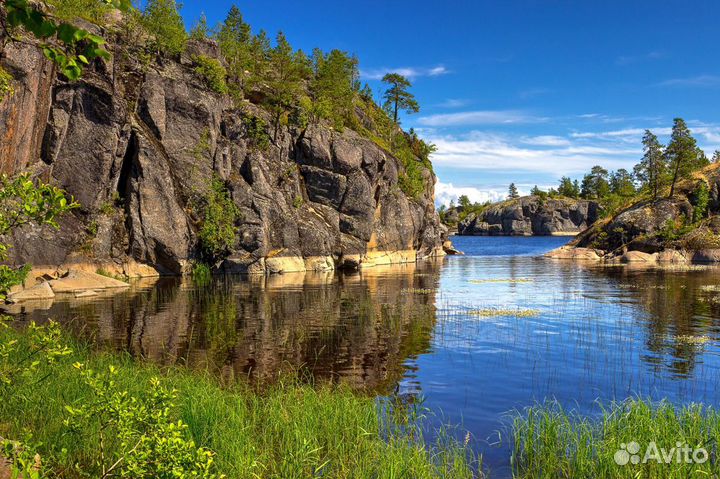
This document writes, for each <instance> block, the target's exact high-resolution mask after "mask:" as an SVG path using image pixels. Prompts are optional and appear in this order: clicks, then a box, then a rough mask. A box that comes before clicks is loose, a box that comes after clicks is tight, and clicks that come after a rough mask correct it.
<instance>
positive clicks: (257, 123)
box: [243, 115, 270, 150]
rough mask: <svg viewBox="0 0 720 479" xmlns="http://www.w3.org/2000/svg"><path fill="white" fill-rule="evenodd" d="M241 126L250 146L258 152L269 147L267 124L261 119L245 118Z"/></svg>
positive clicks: (254, 117) (255, 117)
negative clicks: (243, 127)
mask: <svg viewBox="0 0 720 479" xmlns="http://www.w3.org/2000/svg"><path fill="white" fill-rule="evenodd" d="M243 125H244V126H245V132H246V135H247V138H248V140H249V142H250V145H251V146H253V147H255V148H257V149H259V150H266V149H267V148H268V147H269V146H270V134H269V133H268V124H267V123H266V122H265V121H264V120H263V119H262V118H258V117H257V116H252V115H251V116H246V117H245V118H243Z"/></svg>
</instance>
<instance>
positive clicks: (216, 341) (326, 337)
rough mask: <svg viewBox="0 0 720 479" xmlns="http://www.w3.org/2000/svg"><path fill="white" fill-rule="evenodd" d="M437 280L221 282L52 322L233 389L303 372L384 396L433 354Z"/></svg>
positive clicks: (100, 305) (105, 304)
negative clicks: (234, 384) (237, 383)
mask: <svg viewBox="0 0 720 479" xmlns="http://www.w3.org/2000/svg"><path fill="white" fill-rule="evenodd" d="M438 278H439V266H438V265H428V266H427V267H423V269H422V271H419V270H418V269H417V268H416V267H415V266H414V265H411V266H404V267H400V268H397V269H388V268H373V269H372V270H366V271H364V272H362V273H359V274H354V275H350V276H344V275H340V274H337V275H336V274H333V273H330V274H326V273H325V274H323V273H317V274H311V273H307V274H305V273H302V274H285V275H281V276H270V277H265V276H262V277H250V278H246V279H242V278H218V279H216V280H215V281H214V282H213V283H212V284H209V285H206V286H195V285H193V284H192V283H189V282H183V281H180V280H177V279H169V280H162V281H160V282H158V283H157V284H156V285H154V286H153V287H150V288H146V289H140V290H137V291H133V292H127V293H122V294H119V295H115V296H108V297H107V298H105V299H103V300H100V301H97V302H94V303H78V304H75V305H72V304H68V303H60V302H59V303H57V304H56V306H54V307H53V310H52V311H51V312H50V316H54V317H58V318H72V317H78V316H79V317H81V318H83V319H84V321H81V322H82V323H83V326H82V327H79V326H80V324H79V323H80V322H74V323H73V324H72V325H71V326H72V327H74V328H75V329H76V330H77V331H78V332H80V333H81V334H85V335H87V333H88V332H91V335H92V336H93V337H94V338H95V339H96V340H97V341H98V342H100V343H101V344H106V345H111V346H112V347H114V348H116V349H121V350H127V351H129V352H130V353H131V354H133V355H134V356H138V357H143V358H148V359H151V360H153V361H157V362H160V363H164V364H167V363H174V362H187V363H188V364H189V365H191V366H192V367H197V368H201V369H207V370H210V371H213V372H215V373H216V374H219V375H221V376H222V377H223V378H224V379H225V380H227V381H233V380H235V378H238V377H244V376H249V377H253V378H261V379H269V378H273V377H277V375H278V374H280V373H281V372H283V371H284V370H293V371H295V370H299V371H301V372H307V373H310V374H311V375H312V376H313V377H319V378H325V379H331V380H333V381H338V382H344V383H348V384H351V385H353V386H355V387H367V388H370V389H374V390H379V391H382V392H386V391H388V390H389V389H391V388H392V387H393V386H394V384H395V383H396V382H397V381H398V380H399V379H400V378H401V377H402V375H403V374H404V372H405V366H404V364H405V363H406V361H407V360H408V359H409V358H411V357H413V356H416V355H418V354H420V353H422V352H425V351H427V350H428V349H429V347H430V338H431V334H432V330H433V327H434V324H435V306H434V303H435V288H436V287H437V283H438ZM408 290H418V291H414V292H411V291H408ZM419 290H429V291H422V292H421V291H419ZM428 293H429V294H428ZM80 308H82V313H79V309H80ZM46 314H47V313H46ZM87 318H90V320H89V321H86V320H87ZM88 327H89V329H88Z"/></svg>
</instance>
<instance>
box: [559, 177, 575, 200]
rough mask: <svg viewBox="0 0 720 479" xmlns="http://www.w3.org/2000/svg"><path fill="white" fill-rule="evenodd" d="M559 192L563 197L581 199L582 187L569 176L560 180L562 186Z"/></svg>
mask: <svg viewBox="0 0 720 479" xmlns="http://www.w3.org/2000/svg"><path fill="white" fill-rule="evenodd" d="M557 192H558V194H559V195H561V196H567V197H568V198H579V197H580V185H578V182H577V180H575V181H572V180H571V179H570V178H568V177H567V176H563V177H562V178H561V179H560V185H559V186H558V189H557Z"/></svg>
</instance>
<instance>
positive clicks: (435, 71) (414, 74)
mask: <svg viewBox="0 0 720 479" xmlns="http://www.w3.org/2000/svg"><path fill="white" fill-rule="evenodd" d="M388 73H398V74H400V75H402V76H404V77H407V78H418V77H437V76H442V75H447V74H449V73H450V70H448V69H447V68H446V67H445V66H443V65H437V66H434V67H430V68H421V67H399V68H371V69H369V70H360V76H361V77H362V78H364V79H366V80H381V79H382V77H384V76H385V75H386V74H388Z"/></svg>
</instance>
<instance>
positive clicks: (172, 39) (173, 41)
mask: <svg viewBox="0 0 720 479" xmlns="http://www.w3.org/2000/svg"><path fill="white" fill-rule="evenodd" d="M142 22H143V25H144V26H145V28H146V29H147V31H148V32H149V33H150V35H151V36H152V38H153V40H152V42H153V47H154V48H155V49H156V50H157V52H158V53H163V54H166V55H179V54H180V53H182V51H183V50H184V49H185V44H186V43H187V32H186V31H185V23H184V22H183V19H182V17H181V16H180V12H179V7H178V5H177V4H176V3H175V0H148V3H147V5H146V6H145V10H144V11H143V14H142Z"/></svg>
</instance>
